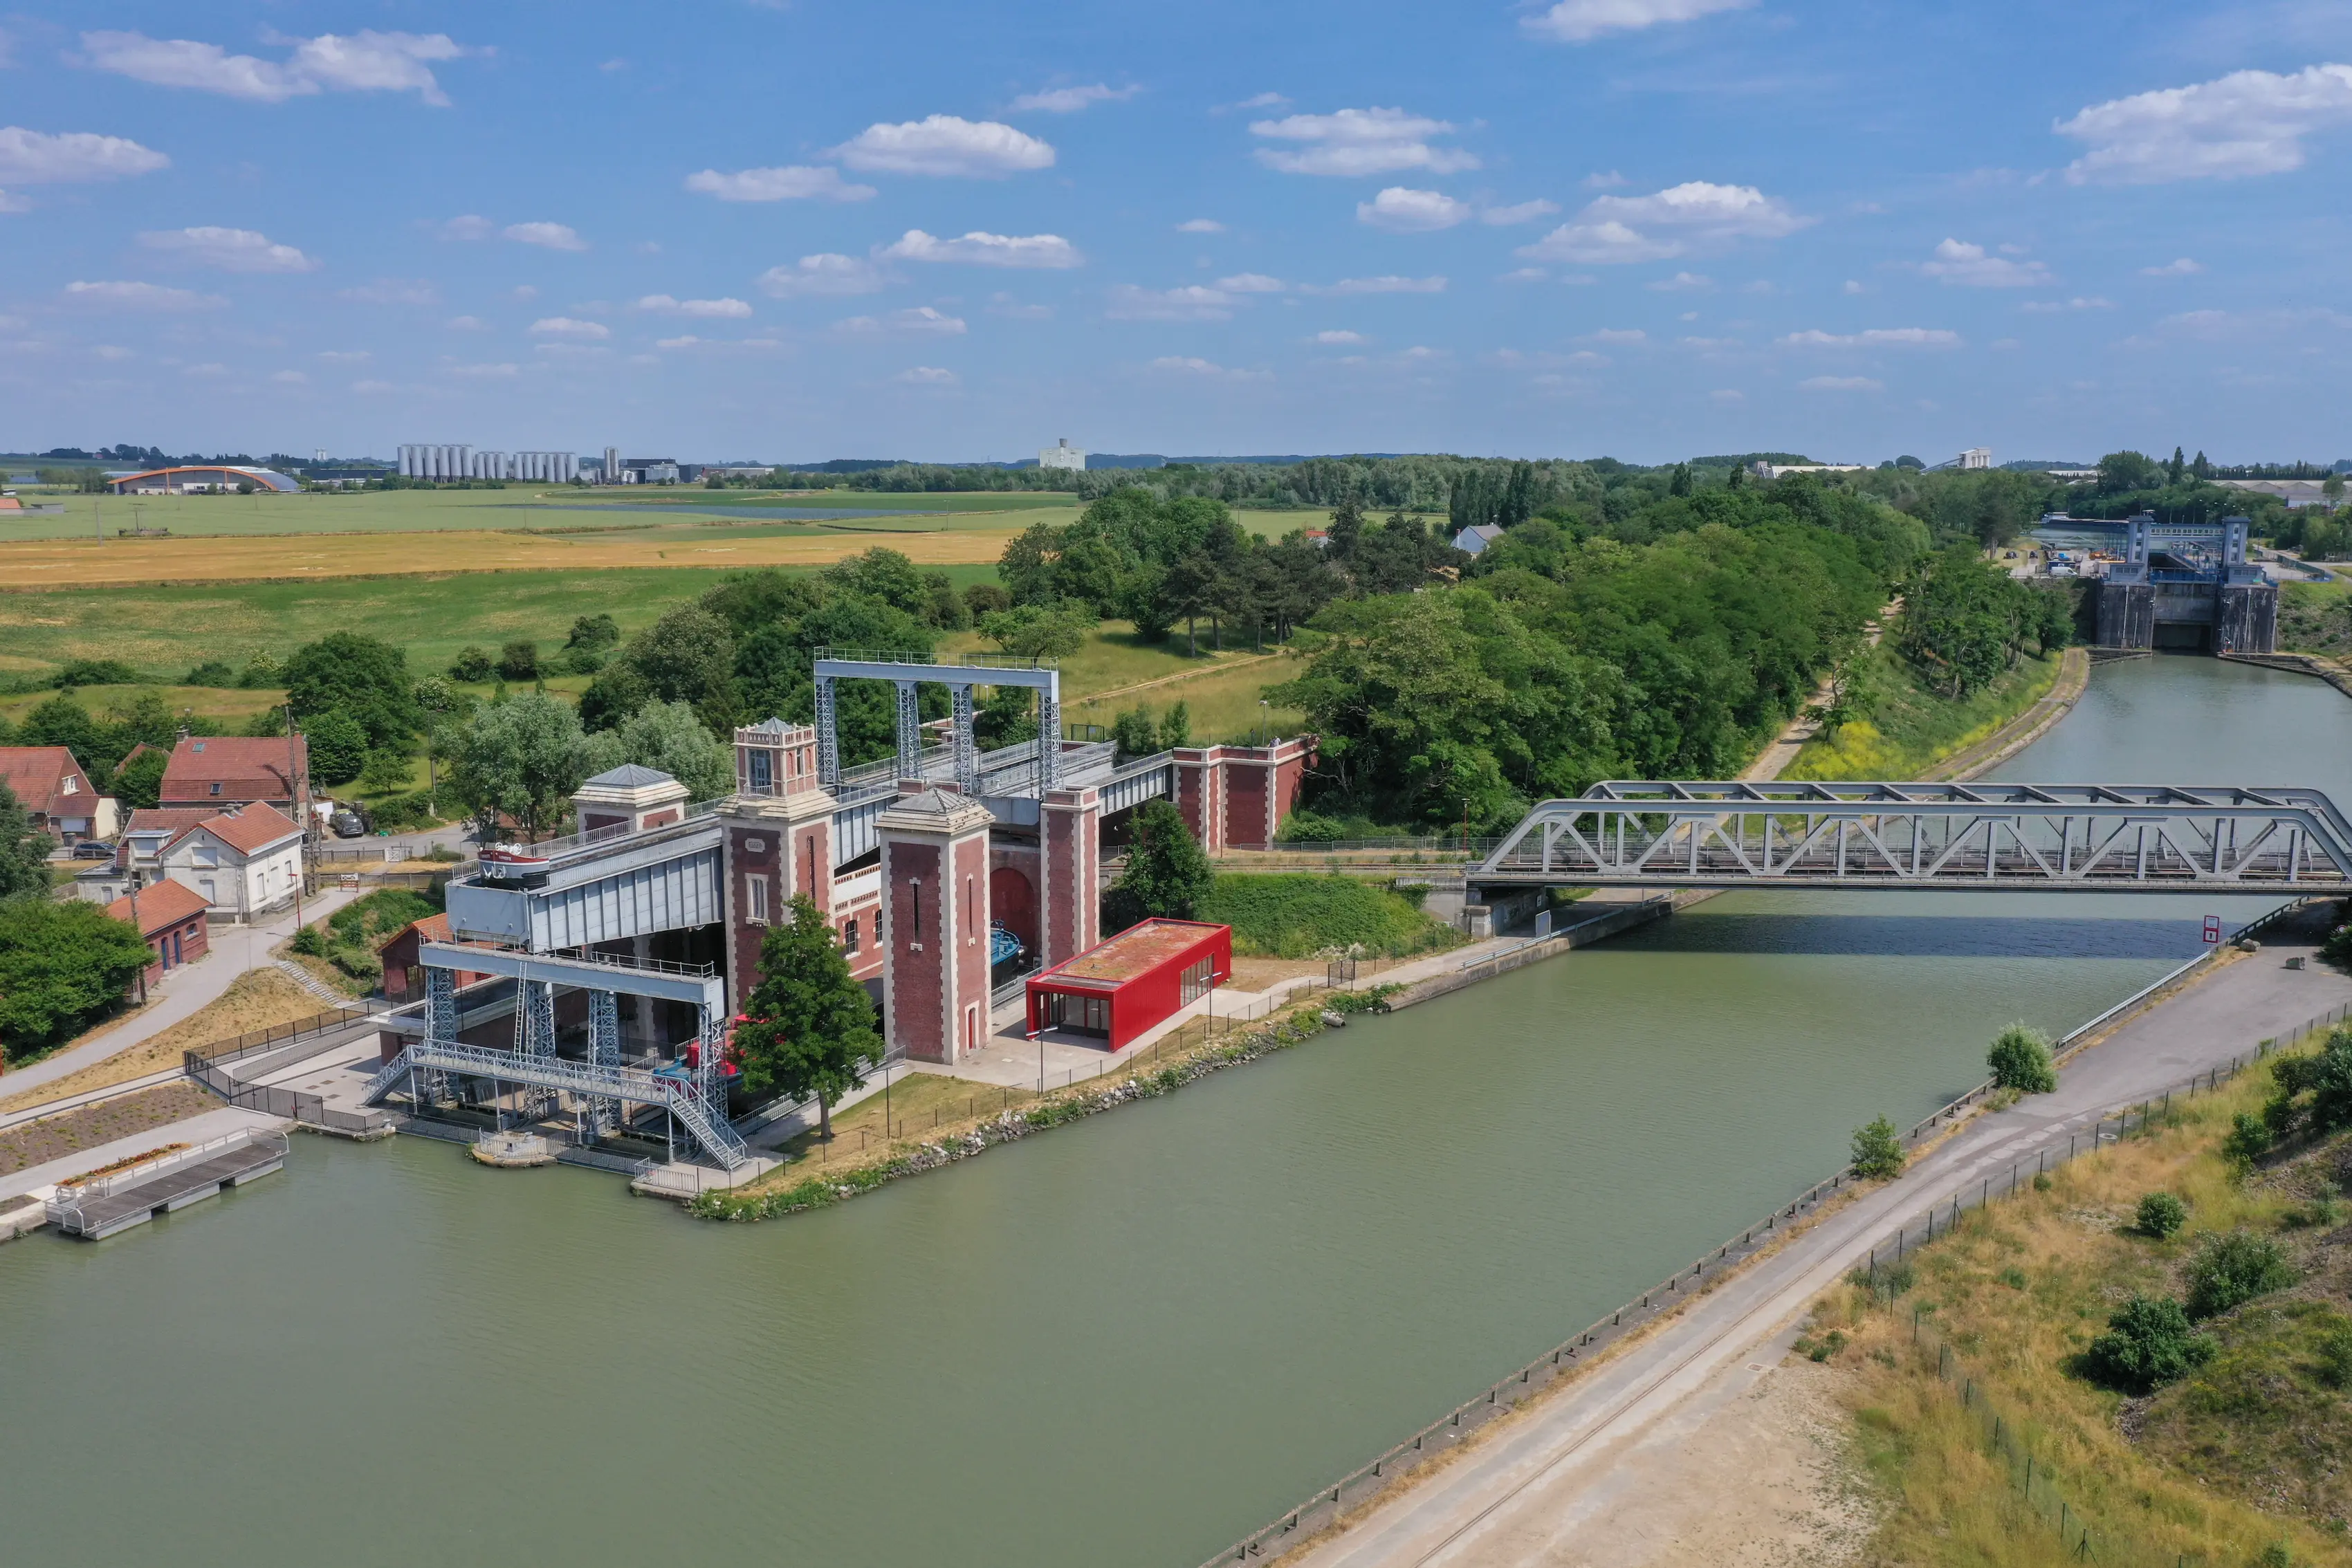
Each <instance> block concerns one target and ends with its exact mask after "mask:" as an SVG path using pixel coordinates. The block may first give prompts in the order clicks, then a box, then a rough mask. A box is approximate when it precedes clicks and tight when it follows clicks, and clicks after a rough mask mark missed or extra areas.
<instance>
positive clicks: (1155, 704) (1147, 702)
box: [1062, 653, 1306, 741]
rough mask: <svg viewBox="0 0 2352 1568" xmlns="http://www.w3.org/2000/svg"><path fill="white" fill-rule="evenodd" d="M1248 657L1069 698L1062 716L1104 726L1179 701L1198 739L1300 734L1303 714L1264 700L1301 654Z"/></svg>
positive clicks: (1160, 711) (1160, 710)
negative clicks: (1157, 681) (1139, 686)
mask: <svg viewBox="0 0 2352 1568" xmlns="http://www.w3.org/2000/svg"><path fill="white" fill-rule="evenodd" d="M1244 659H1245V661H1246V662H1244V663H1242V664H1236V665H1231V666H1228V667H1221V668H1218V669H1213V670H1207V671H1203V672H1202V673H1201V674H1192V675H1186V676H1185V677H1183V678H1182V679H1181V680H1173V681H1169V682H1166V683H1164V684H1162V685H1155V686H1151V687H1149V688H1147V689H1145V690H1142V691H1124V692H1121V691H1113V692H1110V693H1108V694H1106V695H1101V696H1098V697H1095V698H1092V699H1089V700H1082V701H1078V702H1070V701H1064V703H1063V704H1062V718H1063V720H1064V721H1065V722H1066V723H1069V724H1093V725H1100V726H1102V727H1104V728H1106V729H1108V728H1109V727H1110V724H1111V721H1112V720H1114V719H1116V718H1117V717H1118V716H1119V714H1120V713H1122V712H1124V711H1126V710H1128V709H1130V708H1136V707H1146V708H1150V710H1151V711H1152V713H1153V714H1154V715H1164V714H1165V713H1166V712H1167V711H1168V709H1169V708H1171V707H1172V706H1175V705H1176V704H1177V703H1179V702H1181V703H1182V704H1183V705H1184V708H1185V712H1186V714H1187V715H1188V716H1189V717H1190V718H1191V720H1192V737H1193V738H1194V739H1195V740H1202V741H1211V740H1245V739H1247V738H1249V737H1251V736H1253V735H1258V734H1262V733H1264V732H1265V731H1267V730H1272V731H1273V732H1274V733H1276V734H1280V735H1295V734H1297V732H1298V730H1299V728H1300V727H1301V726H1302V725H1303V724H1304V723H1305V721H1306V716H1305V715H1303V714H1300V713H1298V712H1297V710H1295V709H1291V708H1280V707H1268V706H1261V702H1260V699H1261V696H1262V695H1263V694H1264V692H1265V688H1266V687H1267V686H1269V685H1274V684H1275V683H1276V682H1278V681H1286V680H1289V679H1290V678H1291V677H1292V676H1294V675H1296V674H1297V673H1298V671H1299V668H1300V664H1301V662H1302V655H1298V654H1294V653H1281V654H1278V655H1276V656H1275V657H1271V658H1266V659H1262V660H1261V659H1252V658H1247V656H1246V655H1244Z"/></svg>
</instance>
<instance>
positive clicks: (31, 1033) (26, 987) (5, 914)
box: [0, 897, 155, 1059]
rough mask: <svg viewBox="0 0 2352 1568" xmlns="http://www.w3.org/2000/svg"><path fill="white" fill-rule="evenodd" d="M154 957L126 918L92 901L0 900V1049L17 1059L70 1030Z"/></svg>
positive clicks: (116, 997) (110, 1002)
mask: <svg viewBox="0 0 2352 1568" xmlns="http://www.w3.org/2000/svg"><path fill="white" fill-rule="evenodd" d="M154 960H155V955H154V954H153V953H152V951H150V950H149V948H148V946H147V944H146V943H145V941H143V940H142V938H141V937H140V935H139V932H138V929H137V928H136V927H135V926H133V925H131V922H129V921H128V920H116V919H113V918H111V917H110V916H109V915H107V913H106V911H105V910H103V909H101V908H100V907H99V906H98V905H97V904H89V903H83V902H79V901H77V902H73V903H67V904H59V903H57V902H55V901H53V900H51V899H47V898H40V897H19V898H12V899H8V900H6V901H5V902H0V1052H5V1054H6V1055H7V1056H9V1057H10V1058H13V1059H21V1058H23V1057H26V1056H29V1055H31V1054H33V1053H34V1052H36V1051H41V1050H44V1049H45V1048H47V1047H48V1046H51V1045H54V1044H56V1043H58V1041H59V1040H63V1039H65V1038H66V1037H68V1036H69V1035H71V1034H73V1033H75V1032H76V1031H78V1030H80V1029H81V1028H82V1027H84V1026H85V1025H86V1024H88V1023H89V1022H90V1021H92V1020H93V1019H96V1018H98V1017H99V1015H100V1014H102V1013H104V1012H106V1011H108V1010H109V1009H111V1008H113V1007H114V1006H115V1005H116V1004H118V1003H119V1002H121V1000H122V996H123V992H124V991H125V990H126V989H127V988H129V987H130V985H131V981H132V980H134V979H136V978H137V977H138V976H139V974H140V972H141V971H142V970H143V969H145V968H146V967H147V966H148V965H150V964H152V963H153V962H154Z"/></svg>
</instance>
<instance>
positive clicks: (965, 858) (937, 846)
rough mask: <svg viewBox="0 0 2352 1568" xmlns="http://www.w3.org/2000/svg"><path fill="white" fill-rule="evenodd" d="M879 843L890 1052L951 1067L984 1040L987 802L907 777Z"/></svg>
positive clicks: (883, 821)
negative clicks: (942, 1063)
mask: <svg viewBox="0 0 2352 1568" xmlns="http://www.w3.org/2000/svg"><path fill="white" fill-rule="evenodd" d="M898 788H899V789H901V790H902V791H904V792H905V793H904V794H902V796H901V797H900V799H899V800H898V803H897V804H896V805H894V806H892V807H890V808H889V809H888V810H885V811H884V812H883V813H882V814H881V815H880V816H878V817H877V818H876V819H875V828H876V830H877V832H878V833H879V834H880V837H881V841H882V942H883V948H884V952H885V955H886V956H885V959H884V966H883V974H884V981H883V984H884V986H885V988H886V995H885V999H884V1005H883V1017H884V1021H885V1024H886V1027H887V1029H888V1030H889V1038H890V1045H891V1048H892V1049H893V1050H896V1051H903V1052H904V1053H905V1054H906V1055H908V1056H911V1057H914V1058H915V1059H917V1060H918V1061H940V1062H945V1063H947V1064H949V1065H950V1066H952V1065H954V1064H955V1063H956V1062H959V1061H962V1060H963V1059H964V1057H965V1056H967V1055H968V1054H970V1053H971V1052H972V1051H977V1050H979V1049H980V1046H981V1042H982V1041H983V1040H986V1039H987V1038H988V1033H989V1019H988V1012H989V1008H988V999H989V985H988V971H989V962H988V957H989V954H988V937H989V933H988V925H989V914H988V873H989V868H988V830H989V826H990V824H991V823H992V821H995V819H994V818H993V817H992V816H991V815H990V814H989V810H988V808H987V807H985V806H983V805H982V804H981V803H980V802H979V801H977V800H966V799H965V798H964V797H963V796H961V795H959V794H957V793H955V792H954V791H952V790H948V789H926V788H924V787H923V785H922V784H920V783H919V782H918V781H916V780H913V779H908V780H904V781H902V782H901V783H900V784H899V786H898Z"/></svg>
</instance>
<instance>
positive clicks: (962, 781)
mask: <svg viewBox="0 0 2352 1568" xmlns="http://www.w3.org/2000/svg"><path fill="white" fill-rule="evenodd" d="M949 695H950V697H952V698H953V699H954V704H955V706H954V715H955V716H954V717H953V719H952V720H950V725H949V728H950V733H951V734H952V735H953V737H954V740H953V743H952V744H953V745H954V747H955V779H956V788H957V789H961V790H962V791H963V792H964V793H965V794H967V795H977V794H979V793H980V746H979V743H978V742H977V741H975V740H974V739H973V738H972V732H971V686H970V685H961V684H960V685H954V686H951V687H950V688H949Z"/></svg>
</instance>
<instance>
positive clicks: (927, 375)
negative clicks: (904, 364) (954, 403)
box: [890, 106, 1017, 387]
mask: <svg viewBox="0 0 2352 1568" xmlns="http://www.w3.org/2000/svg"><path fill="white" fill-rule="evenodd" d="M1016 107H1017V106H1016ZM890 379H891V380H892V381H894V382H905V383H906V384H907V385H908V386H910V387H951V386H954V385H956V384H957V383H958V382H961V381H962V380H963V378H962V377H961V376H959V375H957V374H956V373H955V372H954V371H950V370H943V369H941V368H940V366H938V365H912V366H909V367H908V369H906V370H903V371H899V372H898V374H897V375H895V376H893V377H891V378H890Z"/></svg>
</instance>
